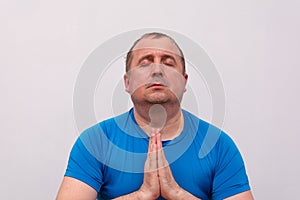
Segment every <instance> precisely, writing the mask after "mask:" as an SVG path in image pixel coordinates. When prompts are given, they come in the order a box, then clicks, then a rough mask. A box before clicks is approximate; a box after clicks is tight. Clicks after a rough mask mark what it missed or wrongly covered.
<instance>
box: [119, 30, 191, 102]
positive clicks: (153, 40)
mask: <svg viewBox="0 0 300 200" xmlns="http://www.w3.org/2000/svg"><path fill="white" fill-rule="evenodd" d="M187 78H188V76H187V74H186V72H185V60H184V56H183V53H182V51H181V49H180V48H179V46H178V45H177V44H176V42H175V41H174V40H173V39H172V38H171V37H170V36H168V35H165V34H162V33H147V34H145V35H143V36H142V37H141V38H139V39H138V40H137V41H136V42H135V43H134V44H133V46H132V47H131V48H130V50H129V52H128V54H127V58H126V74H125V75H124V81H125V88H126V91H127V92H128V93H130V94H131V98H132V101H133V103H134V104H135V105H136V104H137V103H150V104H164V103H176V104H180V102H181V99H182V96H183V93H184V91H185V86H186V81H187Z"/></svg>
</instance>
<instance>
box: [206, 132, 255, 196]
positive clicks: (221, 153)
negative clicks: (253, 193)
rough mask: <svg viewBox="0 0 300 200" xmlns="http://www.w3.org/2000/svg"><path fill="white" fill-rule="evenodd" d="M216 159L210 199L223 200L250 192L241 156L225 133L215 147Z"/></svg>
mask: <svg viewBox="0 0 300 200" xmlns="http://www.w3.org/2000/svg"><path fill="white" fill-rule="evenodd" d="M216 148H217V149H216V151H217V154H218V159H217V163H216V167H215V176H214V180H213V186H212V199H214V200H219V199H224V198H227V197H230V196H233V195H236V194H239V193H241V192H244V191H247V190H250V186H249V181H248V177H247V174H246V169H245V165H244V162H243V159H242V156H241V154H240V152H239V150H238V148H237V147H236V145H235V144H234V142H233V141H232V139H231V138H230V137H229V136H228V135H226V134H225V133H223V134H221V136H220V138H219V141H218V143H217V145H216Z"/></svg>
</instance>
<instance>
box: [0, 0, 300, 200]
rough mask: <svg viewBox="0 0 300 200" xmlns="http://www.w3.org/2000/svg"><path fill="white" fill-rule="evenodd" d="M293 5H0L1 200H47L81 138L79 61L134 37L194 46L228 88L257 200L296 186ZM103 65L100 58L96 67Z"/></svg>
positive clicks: (299, 128) (281, 195)
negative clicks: (167, 33) (113, 41)
mask: <svg viewBox="0 0 300 200" xmlns="http://www.w3.org/2000/svg"><path fill="white" fill-rule="evenodd" d="M299 9H300V5H299V1H297V0H295V1H291V0H289V1H269V0H262V1H259V0H256V1H253V0H244V1H239V0H229V1H222V2H221V1H215V0H213V1H199V0H197V1H196V0H195V1H174V0H173V1H159V0H152V1H138V0H132V1H96V0H93V1H70V0H65V1H58V0H53V1H39V0H28V1H21V0H14V1H11V0H1V1H0V25H1V26H0V28H1V31H0V36H1V37H0V66H1V71H0V97H1V98H0V128H1V129H0V130H1V140H0V158H1V171H0V186H1V187H0V188H1V192H0V199H7V200H9V199H16V198H21V199H26V200H31V199H49V200H50V199H54V198H55V195H56V193H57V190H58V187H59V185H60V183H61V179H62V177H63V174H64V171H65V167H66V163H67V159H68V154H69V151H70V149H71V146H72V144H73V142H74V140H75V139H76V137H77V136H78V134H79V133H78V132H77V130H76V124H75V122H74V116H73V108H72V95H73V89H74V84H75V81H76V77H77V75H78V73H79V70H80V68H81V66H82V63H83V62H84V60H85V59H86V58H87V57H88V55H89V54H90V53H91V52H92V51H93V50H94V49H95V48H96V47H98V46H99V45H100V44H102V43H103V42H104V41H106V40H108V39H110V38H111V37H112V36H115V35H118V34H120V33H122V32H126V31H130V30H133V29H139V28H146V27H158V28H163V29H169V30H174V31H176V32H179V33H181V34H184V35H186V36H187V37H189V38H191V39H192V40H194V41H195V42H197V43H198V44H199V45H201V46H202V47H203V48H204V49H205V50H206V52H207V53H208V54H209V56H210V58H211V59H212V60H213V61H214V63H215V65H216V68H217V69H218V71H219V73H220V75H221V77H222V79H223V84H224V87H225V92H226V118H225V124H224V129H225V131H227V132H228V133H229V134H230V135H231V136H232V137H233V139H234V140H235V141H236V143H237V144H238V146H239V148H240V150H241V152H242V154H243V156H244V159H245V162H246V165H247V171H248V175H249V178H250V182H251V186H252V189H253V193H254V196H255V198H256V199H296V198H297V196H298V195H297V190H298V189H299V187H300V183H299V179H300V175H299V172H298V170H299V169H300V161H299V153H298V152H297V151H299V139H300V137H299V135H298V134H299V133H300V121H299V112H300V107H299V105H298V102H299V101H300V95H299V91H300V82H299V78H300V69H299V67H300V66H299V64H300V61H299V52H300V39H299V35H300V27H299V25H300V21H299V17H300V14H299ZM100 59H101V58H100Z"/></svg>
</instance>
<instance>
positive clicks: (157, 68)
mask: <svg viewBox="0 0 300 200" xmlns="http://www.w3.org/2000/svg"><path fill="white" fill-rule="evenodd" d="M151 75H152V76H163V69H162V65H161V64H155V63H153V64H152V67H151Z"/></svg>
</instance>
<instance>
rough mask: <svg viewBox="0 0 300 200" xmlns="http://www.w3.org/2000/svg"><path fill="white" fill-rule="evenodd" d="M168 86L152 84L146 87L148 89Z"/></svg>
mask: <svg viewBox="0 0 300 200" xmlns="http://www.w3.org/2000/svg"><path fill="white" fill-rule="evenodd" d="M164 87H166V85H164V84H162V83H150V84H147V85H146V88H164Z"/></svg>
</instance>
